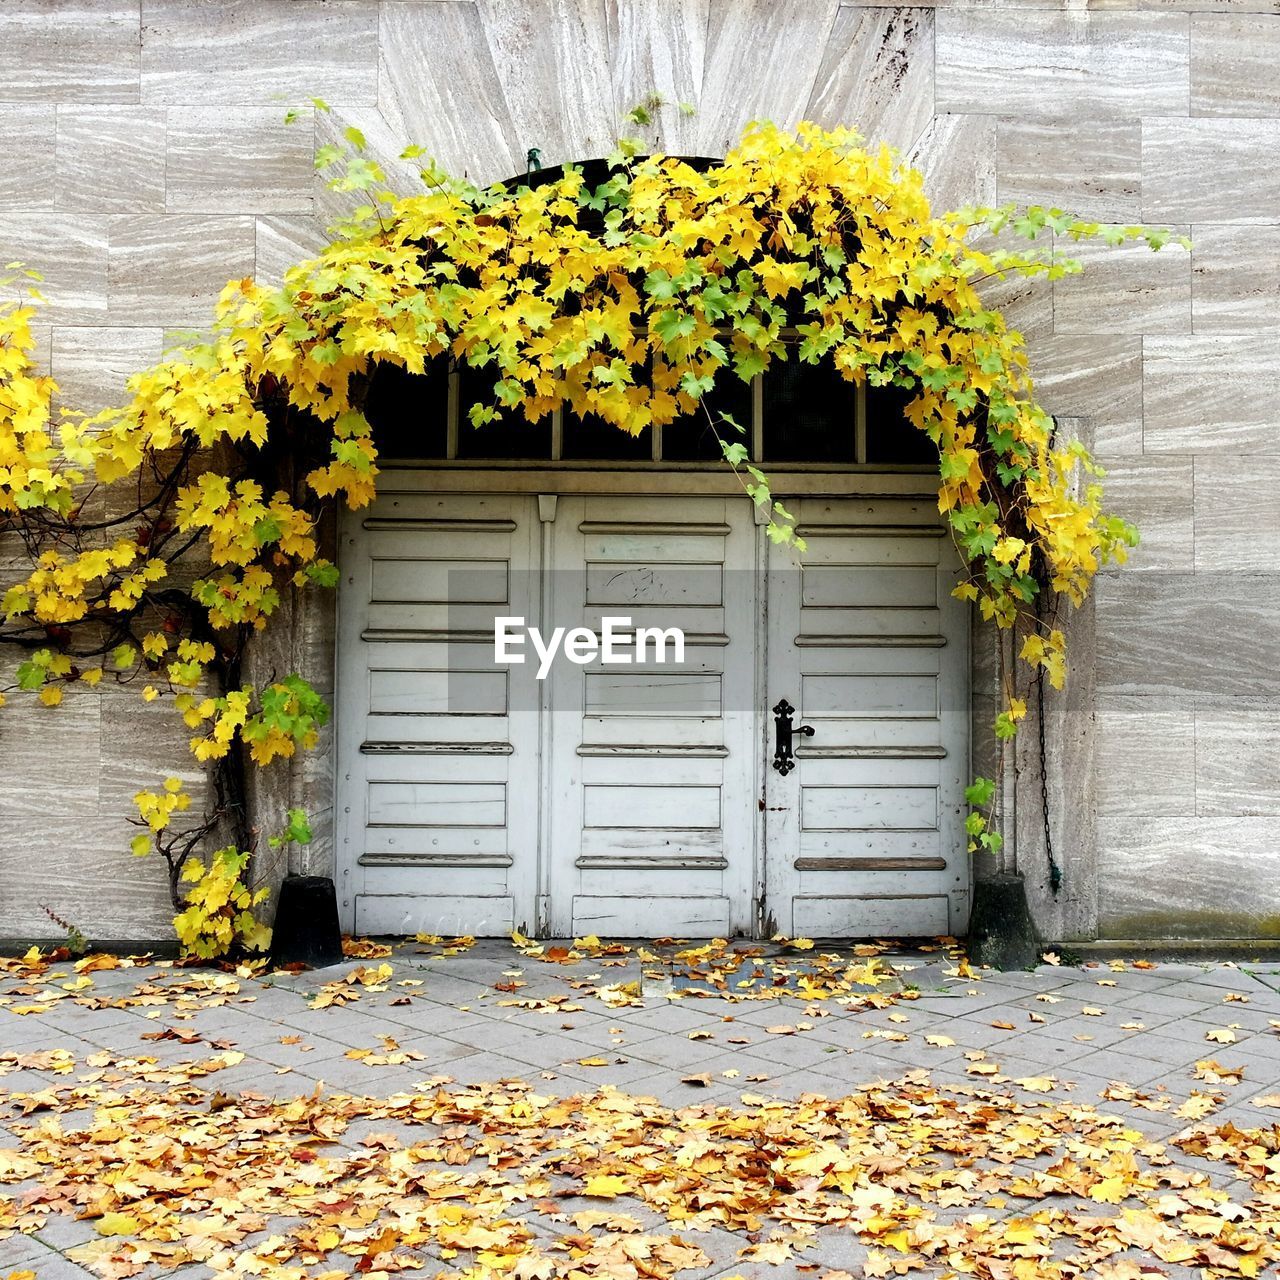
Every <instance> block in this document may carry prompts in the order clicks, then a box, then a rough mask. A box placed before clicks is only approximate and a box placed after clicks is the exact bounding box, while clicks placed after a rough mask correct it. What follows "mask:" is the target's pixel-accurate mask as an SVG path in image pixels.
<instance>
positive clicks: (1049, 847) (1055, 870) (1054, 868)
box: [1036, 418, 1062, 898]
mask: <svg viewBox="0 0 1280 1280" xmlns="http://www.w3.org/2000/svg"><path fill="white" fill-rule="evenodd" d="M1052 422H1053V426H1052V428H1051V429H1050V431H1049V444H1050V445H1051V446H1052V445H1053V443H1054V441H1055V440H1056V438H1057V435H1058V419H1057V418H1054V419H1052ZM1041 607H1042V600H1041V592H1040V591H1037V592H1036V623H1037V629H1039V628H1038V624H1039V622H1040V618H1041ZM1036 728H1037V730H1038V731H1039V734H1040V812H1041V814H1042V815H1043V816H1044V856H1045V858H1046V859H1048V862H1049V888H1050V889H1052V890H1053V896H1054V897H1055V898H1056V897H1057V896H1058V890H1059V889H1061V888H1062V868H1061V867H1060V866H1058V861H1057V859H1056V858H1055V857H1054V856H1053V831H1052V829H1051V828H1050V825H1049V753H1048V751H1047V750H1046V748H1045V744H1044V668H1043V667H1039V668H1038V669H1037V670H1036Z"/></svg>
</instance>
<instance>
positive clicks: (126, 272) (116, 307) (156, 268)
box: [109, 214, 254, 328]
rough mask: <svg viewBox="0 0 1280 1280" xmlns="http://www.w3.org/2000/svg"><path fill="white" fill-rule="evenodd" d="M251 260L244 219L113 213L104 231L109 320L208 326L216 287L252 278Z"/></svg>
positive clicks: (250, 234) (250, 233)
mask: <svg viewBox="0 0 1280 1280" xmlns="http://www.w3.org/2000/svg"><path fill="white" fill-rule="evenodd" d="M253 263H254V225H253V219H252V218H231V217H208V216H185V215H179V214H164V215H158V216H149V215H141V214H139V215H137V216H131V217H120V218H116V219H115V220H114V222H113V225H112V228H111V260H110V273H109V274H110V289H111V306H110V319H111V323H112V324H122V325H143V326H146V327H148V328H154V327H156V326H166V325H167V326H175V327H178V328H183V327H197V328H202V327H205V326H208V325H209V324H211V323H212V320H213V304H214V301H215V299H216V298H217V296H218V294H219V293H220V292H221V291H222V288H223V286H224V285H225V284H226V283H227V281H228V280H236V279H239V278H240V277H242V276H250V275H252V274H253Z"/></svg>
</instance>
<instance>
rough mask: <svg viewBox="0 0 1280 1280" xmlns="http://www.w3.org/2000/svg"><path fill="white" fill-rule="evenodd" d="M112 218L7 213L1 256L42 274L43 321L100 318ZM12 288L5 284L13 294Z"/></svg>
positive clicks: (103, 308) (104, 308)
mask: <svg viewBox="0 0 1280 1280" xmlns="http://www.w3.org/2000/svg"><path fill="white" fill-rule="evenodd" d="M110 230H111V220H110V219H109V218H105V217H101V216H98V215H85V214H62V213H53V214H50V213H9V214H6V215H5V216H4V223H3V234H2V236H0V245H3V252H2V253H0V258H2V259H3V261H5V262H21V263H23V264H24V265H25V266H26V267H28V268H30V269H31V270H33V271H38V272H39V273H40V274H41V275H42V276H43V277H44V278H43V280H42V281H41V282H40V285H39V288H40V292H41V293H43V294H44V297H45V301H44V302H43V303H42V304H41V308H40V316H39V320H40V322H42V323H43V324H60V323H72V324H75V323H79V324H86V323H88V324H93V323H94V322H95V321H96V322H99V323H100V322H102V321H103V320H105V318H106V313H107V288H108V285H107V243H108V238H109V235H110ZM13 291H14V290H13V288H12V287H9V288H8V289H6V290H4V291H3V292H4V294H5V296H11V295H12V293H13Z"/></svg>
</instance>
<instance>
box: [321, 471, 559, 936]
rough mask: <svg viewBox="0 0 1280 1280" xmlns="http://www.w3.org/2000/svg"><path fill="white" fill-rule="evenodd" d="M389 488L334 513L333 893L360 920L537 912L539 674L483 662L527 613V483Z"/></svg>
mask: <svg viewBox="0 0 1280 1280" xmlns="http://www.w3.org/2000/svg"><path fill="white" fill-rule="evenodd" d="M387 489H388V491H387V492H385V493H382V494H380V496H379V497H378V499H377V500H376V502H375V503H374V504H373V505H372V506H370V507H369V508H367V509H366V510H365V511H363V512H357V513H354V514H352V515H350V516H348V517H347V518H346V520H345V524H344V530H343V534H342V542H343V546H342V548H341V562H340V563H341V567H342V574H343V582H342V591H341V594H340V597H339V625H338V654H339V670H338V783H339V786H338V806H339V813H338V821H337V823H336V824H335V829H336V835H337V839H338V851H337V855H338V856H337V863H338V899H339V904H340V907H341V911H342V917H343V923H344V924H345V926H346V927H348V928H353V929H355V930H356V931H358V932H360V933H391V934H400V933H417V932H422V931H426V932H431V933H450V934H457V933H475V934H489V935H493V934H501V933H507V932H510V930H511V929H512V928H514V927H516V926H523V927H526V928H530V929H532V928H533V927H534V926H535V919H536V916H535V912H536V886H537V875H538V796H539V794H540V786H541V783H540V778H539V770H538V741H539V718H540V690H539V689H538V687H537V683H536V681H535V679H534V675H533V669H532V668H530V667H528V666H523V667H520V666H515V667H509V668H505V667H498V666H496V665H495V664H494V661H493V626H494V618H495V616H498V615H519V616H524V617H527V618H529V619H530V620H532V621H536V620H537V618H538V611H539V601H538V598H537V591H536V585H537V582H538V572H539V567H540V566H539V538H538V528H539V526H538V520H537V516H536V507H535V499H533V498H532V497H516V496H496V497H495V496H479V497H471V496H447V495H446V496H440V495H432V494H427V493H410V492H400V493H397V492H395V491H394V480H393V479H391V478H389V480H388V484H387Z"/></svg>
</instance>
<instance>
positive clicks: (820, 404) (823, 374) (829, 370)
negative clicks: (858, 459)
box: [764, 359, 858, 462]
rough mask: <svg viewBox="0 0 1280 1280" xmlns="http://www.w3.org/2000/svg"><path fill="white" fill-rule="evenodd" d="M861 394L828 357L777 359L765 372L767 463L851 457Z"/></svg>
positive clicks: (765, 454)
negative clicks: (810, 360) (810, 361)
mask: <svg viewBox="0 0 1280 1280" xmlns="http://www.w3.org/2000/svg"><path fill="white" fill-rule="evenodd" d="M857 403H858V393H857V388H856V387H855V386H854V385H853V383H852V382H846V381H845V379H844V378H842V377H841V376H840V374H839V372H838V371H837V370H836V369H835V368H833V367H832V366H831V364H830V363H828V362H826V361H824V362H823V363H821V364H802V363H800V361H798V360H795V359H791V360H788V361H786V362H785V363H782V362H775V363H774V364H773V365H771V366H770V367H769V369H768V371H767V372H766V373H765V374H764V457H765V461H766V462H853V461H854V460H855V449H856V447H857V446H856V439H855V435H854V422H855V415H856V412H857Z"/></svg>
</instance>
